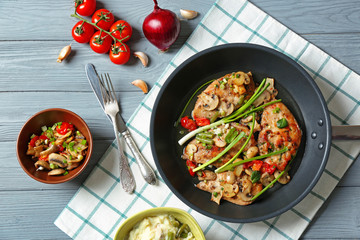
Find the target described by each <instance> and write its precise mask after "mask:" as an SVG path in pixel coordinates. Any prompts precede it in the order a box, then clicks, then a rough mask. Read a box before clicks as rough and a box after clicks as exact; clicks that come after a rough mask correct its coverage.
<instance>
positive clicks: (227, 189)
mask: <svg viewBox="0 0 360 240" xmlns="http://www.w3.org/2000/svg"><path fill="white" fill-rule="evenodd" d="M223 188H224V190H223V196H224V197H229V198H231V197H233V196H235V195H236V194H237V193H238V192H239V186H238V185H237V184H229V183H225V184H224V185H223Z"/></svg>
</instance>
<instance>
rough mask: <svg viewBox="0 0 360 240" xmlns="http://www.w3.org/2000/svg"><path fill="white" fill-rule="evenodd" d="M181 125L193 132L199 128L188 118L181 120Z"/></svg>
mask: <svg viewBox="0 0 360 240" xmlns="http://www.w3.org/2000/svg"><path fill="white" fill-rule="evenodd" d="M180 124H181V126H182V127H183V128H186V129H188V130H189V131H193V130H195V129H196V128H197V126H196V123H195V121H194V120H192V119H190V118H189V117H188V116H185V117H183V118H181V120H180Z"/></svg>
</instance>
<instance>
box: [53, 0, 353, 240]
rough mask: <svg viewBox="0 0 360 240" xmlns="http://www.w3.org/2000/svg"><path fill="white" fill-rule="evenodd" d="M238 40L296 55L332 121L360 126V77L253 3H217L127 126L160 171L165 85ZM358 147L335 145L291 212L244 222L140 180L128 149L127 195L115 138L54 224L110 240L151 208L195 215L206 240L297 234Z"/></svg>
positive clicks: (74, 235)
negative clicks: (131, 181) (187, 65)
mask: <svg viewBox="0 0 360 240" xmlns="http://www.w3.org/2000/svg"><path fill="white" fill-rule="evenodd" d="M234 42H242V43H246V42H247V43H254V44H260V45H264V46H267V47H270V48H273V49H276V50H277V51H279V52H281V53H283V54H285V55H287V56H289V57H290V58H292V59H294V60H295V61H296V62H297V63H298V64H300V65H301V66H302V67H303V68H304V69H305V70H306V71H307V72H308V73H309V74H310V75H311V76H312V77H313V79H314V81H315V83H316V84H317V85H318V86H319V88H320V89H321V91H322V93H323V95H324V98H325V100H326V102H327V104H328V108H329V110H330V114H331V120H332V124H333V125H341V124H360V120H359V119H360V109H359V101H358V99H360V92H359V91H358V90H357V89H359V88H358V87H354V86H359V85H360V77H359V75H357V74H356V73H355V72H353V71H352V70H350V69H349V68H347V67H345V66H344V65H342V64H341V63H340V62H338V61H337V60H335V59H334V58H332V57H331V56H329V55H328V54H326V53H325V52H323V51H322V50H320V49H319V48H317V47H316V46H314V45H313V44H311V43H309V42H308V41H306V40H305V39H303V38H302V37H300V36H299V35H297V34H296V33H294V32H292V31H291V30H289V29H288V28H287V27H286V26H284V25H282V24H281V23H279V22H278V21H276V20H275V19H274V18H272V17H271V16H269V15H268V14H266V13H264V12H263V11H261V10H260V9H258V8H257V7H255V6H254V5H253V4H252V3H250V2H249V1H246V0H218V1H216V2H215V3H214V5H213V6H212V7H211V9H210V10H209V12H208V13H207V14H206V15H205V17H204V18H203V19H202V21H201V22H200V23H199V25H198V26H197V27H196V29H195V31H194V32H193V34H192V35H191V36H190V37H189V39H188V40H187V41H186V43H185V44H184V46H183V47H182V48H181V49H180V50H179V52H178V53H177V55H176V56H175V57H174V59H173V60H172V61H171V62H170V63H169V64H168V66H167V67H166V69H165V70H164V73H163V74H162V75H161V77H160V78H159V80H158V81H157V82H156V84H155V85H154V86H153V88H152V89H151V91H150V93H149V94H148V95H147V96H146V98H145V99H144V100H143V102H142V103H141V104H140V106H139V107H138V108H137V109H136V111H135V113H134V114H133V115H132V117H131V118H130V120H129V121H128V123H127V124H128V127H129V128H130V130H131V133H132V135H133V137H134V138H135V141H136V142H137V144H138V146H139V147H140V149H141V151H142V152H143V154H144V156H145V157H146V158H147V159H148V161H149V162H150V163H151V165H152V166H153V168H154V169H156V167H155V164H154V161H153V158H152V154H151V150H150V142H149V141H150V139H149V124H150V116H151V111H152V108H153V104H154V101H155V99H156V96H157V94H158V92H159V90H160V88H161V87H162V85H163V84H164V82H165V81H166V79H167V77H168V76H169V75H170V74H171V72H172V71H173V70H174V69H175V68H176V67H177V66H179V65H180V64H181V63H182V62H183V61H184V60H186V59H187V58H189V57H190V56H192V55H193V54H195V53H197V52H199V51H201V50H204V49H206V48H209V47H212V46H215V45H220V44H227V43H234ZM144 123H148V124H144ZM357 145H358V144H356V143H352V142H346V143H341V142H334V143H332V145H331V154H330V158H329V160H328V164H327V166H326V169H325V171H324V173H323V175H322V176H321V178H320V180H319V182H318V184H317V185H316V186H315V187H314V188H313V190H312V191H311V192H310V194H309V195H308V196H307V197H306V198H305V199H304V200H303V201H301V202H300V203H299V204H298V205H296V206H295V207H294V208H292V209H291V210H289V211H287V212H285V213H284V214H282V215H280V216H277V217H274V218H272V219H268V220H265V221H261V222H256V223H247V224H238V223H227V222H222V221H216V220H214V219H211V218H208V217H206V216H204V215H202V214H200V213H198V212H196V211H194V210H192V209H190V208H189V207H188V206H186V205H184V204H183V203H182V202H181V201H180V200H179V199H178V198H177V197H176V196H175V195H174V194H173V193H172V192H171V191H170V189H169V188H168V187H167V186H166V184H165V183H164V181H163V180H162V179H160V181H159V182H160V184H159V186H152V185H148V184H147V183H146V182H145V181H144V180H143V179H142V177H141V174H140V172H139V170H138V167H137V166H136V164H135V163H134V159H133V156H132V154H131V152H130V151H129V149H126V155H127V156H128V158H129V159H130V160H131V162H130V164H131V168H132V170H133V172H134V175H135V176H136V183H137V187H136V191H135V193H134V194H132V195H129V194H127V193H126V192H124V190H123V189H122V187H121V184H120V180H119V169H118V163H117V161H116V159H118V158H117V152H116V145H115V144H114V143H113V144H112V145H111V146H110V147H109V148H108V150H107V151H106V153H105V154H104V156H103V157H102V158H101V159H100V161H99V162H98V164H97V165H96V166H95V168H94V170H93V171H92V172H91V174H90V175H89V177H88V179H87V180H86V181H85V182H84V183H83V185H82V186H81V187H80V188H79V190H78V191H77V193H76V194H75V196H74V197H73V198H72V199H71V201H70V202H69V203H68V204H67V205H66V206H65V208H64V210H63V211H62V212H61V214H60V215H59V216H58V218H57V219H56V221H55V225H56V226H58V227H59V228H60V229H61V230H62V231H64V232H65V233H66V234H68V235H69V236H70V237H71V238H73V239H86V240H89V239H96V240H98V239H112V238H113V237H114V236H115V233H116V230H117V229H118V227H119V226H120V225H121V224H122V222H123V221H124V220H125V219H127V218H128V217H130V216H132V215H133V214H135V213H137V212H139V211H142V210H144V209H148V208H153V207H160V206H169V207H177V208H182V209H184V210H186V211H188V212H189V213H191V215H193V216H194V217H195V219H196V220H197V221H198V222H199V224H200V226H201V228H202V229H203V231H204V233H205V236H206V239H208V240H223V239H276V240H279V239H297V238H299V237H300V236H301V234H302V233H303V232H304V230H305V229H306V227H307V226H308V225H309V223H310V222H311V220H312V219H313V217H314V215H315V214H316V212H317V211H318V210H319V208H320V207H321V205H322V204H323V203H324V202H325V201H326V199H327V198H328V197H329V195H330V193H331V192H332V191H333V189H334V188H335V186H336V185H337V184H338V182H339V181H340V179H341V178H342V176H343V175H344V173H345V172H346V170H347V169H348V168H349V166H350V165H351V164H352V162H353V161H354V160H355V158H356V156H357V155H358V153H359V147H358V146H357ZM114 159H115V160H114Z"/></svg>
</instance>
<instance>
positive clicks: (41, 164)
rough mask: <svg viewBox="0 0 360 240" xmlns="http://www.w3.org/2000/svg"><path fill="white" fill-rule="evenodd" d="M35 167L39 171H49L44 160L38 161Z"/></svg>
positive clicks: (48, 166) (47, 164)
mask: <svg viewBox="0 0 360 240" xmlns="http://www.w3.org/2000/svg"><path fill="white" fill-rule="evenodd" d="M35 167H36V168H37V169H39V170H43V169H46V170H51V168H50V165H49V163H48V162H46V161H44V160H39V161H37V162H36V163H35Z"/></svg>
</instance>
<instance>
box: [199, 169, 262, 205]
mask: <svg viewBox="0 0 360 240" xmlns="http://www.w3.org/2000/svg"><path fill="white" fill-rule="evenodd" d="M229 173H230V174H229ZM231 174H233V173H232V172H230V171H227V172H223V173H220V174H217V178H216V180H213V181H201V182H199V183H198V184H197V185H196V187H197V188H199V189H201V190H203V191H207V192H210V193H211V200H212V201H214V202H216V203H217V204H220V200H221V198H222V199H224V200H227V201H229V202H232V203H235V204H237V205H249V204H251V203H252V201H251V199H252V198H253V197H254V196H255V195H256V194H257V193H259V192H260V191H261V190H262V189H263V187H262V184H261V183H252V182H251V180H250V176H249V175H247V174H243V175H242V176H241V177H239V178H236V182H233V183H229V182H228V181H226V180H224V176H227V175H231Z"/></svg>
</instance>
